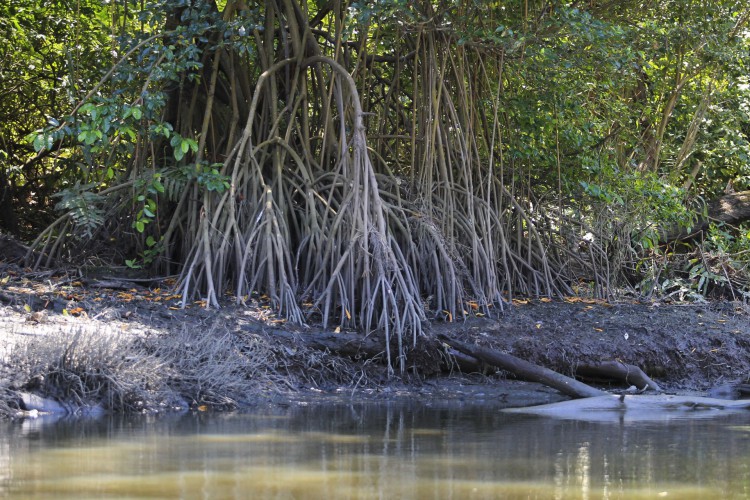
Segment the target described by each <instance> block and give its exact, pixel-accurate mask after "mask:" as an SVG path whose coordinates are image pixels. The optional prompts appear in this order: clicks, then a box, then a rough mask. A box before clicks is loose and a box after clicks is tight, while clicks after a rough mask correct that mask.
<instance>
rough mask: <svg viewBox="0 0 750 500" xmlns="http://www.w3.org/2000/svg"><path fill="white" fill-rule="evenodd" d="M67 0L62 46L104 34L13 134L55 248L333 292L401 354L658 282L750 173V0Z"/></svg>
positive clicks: (321, 305)
mask: <svg viewBox="0 0 750 500" xmlns="http://www.w3.org/2000/svg"><path fill="white" fill-rule="evenodd" d="M83 3H84V4H85V2H83ZM54 5H55V8H59V9H60V12H61V13H62V14H61V15H63V17H66V18H70V19H74V20H76V21H77V22H78V23H79V24H75V25H74V26H77V27H78V28H76V29H74V30H73V31H74V33H76V35H75V36H77V37H78V38H75V41H76V42H78V45H74V44H72V43H68V42H66V40H67V39H66V38H65V37H63V38H62V40H63V42H62V45H61V46H60V47H57V46H55V48H54V50H52V49H51V48H50V49H45V50H46V52H44V53H45V54H48V55H49V56H51V58H52V59H51V60H54V61H57V59H58V58H60V57H62V55H63V53H64V52H65V50H69V51H70V50H73V49H72V48H76V47H79V46H80V45H81V43H84V42H83V41H84V40H87V39H84V38H82V33H84V32H85V33H88V32H91V36H90V42H86V43H89V47H90V48H97V49H99V50H98V51H96V52H95V54H96V55H91V56H89V58H90V60H84V59H85V58H84V56H83V55H82V54H83V53H82V52H81V53H80V54H79V56H78V59H75V63H76V64H69V65H68V66H65V68H67V69H68V70H69V71H70V72H76V75H77V78H78V79H77V80H75V81H76V85H75V92H72V91H70V89H71V88H72V86H71V85H68V84H66V86H64V88H65V89H66V92H68V93H67V94H66V99H60V98H59V97H60V96H61V95H62V92H61V89H62V88H63V86H61V85H58V84H56V83H53V81H52V80H50V81H48V82H47V83H46V85H47V86H48V87H49V88H51V89H57V90H58V97H55V98H51V100H50V101H44V102H42V101H38V104H39V106H38V108H39V109H40V110H43V112H42V115H40V116H39V117H37V118H36V119H35V120H30V121H28V122H24V123H20V122H18V121H17V122H16V123H15V125H13V126H12V130H11V131H10V132H7V133H6V132H3V134H4V135H3V137H6V136H7V137H10V136H13V137H15V139H14V141H15V143H16V144H17V145H16V146H14V148H15V149H13V150H12V151H10V152H8V151H5V150H4V151H5V153H6V154H5V158H8V159H9V160H8V164H9V165H14V167H12V168H11V169H9V170H8V171H9V172H11V182H12V185H13V187H14V189H15V191H16V195H15V196H16V197H18V196H20V194H19V193H21V192H22V191H23V190H22V189H21V187H22V186H24V185H25V184H24V183H27V182H30V181H29V180H28V179H31V178H32V176H31V175H30V174H29V172H30V170H31V167H32V166H40V167H41V168H42V169H43V171H44V172H47V173H50V174H54V178H53V181H52V185H53V186H54V188H55V190H57V191H59V192H61V195H60V199H61V201H60V202H59V203H58V204H57V205H56V207H57V209H58V211H59V214H60V216H59V218H58V219H57V220H56V221H54V222H53V223H52V224H51V225H50V226H49V227H48V228H47V229H46V230H44V231H42V234H41V235H40V236H39V238H38V239H37V246H43V247H44V248H45V249H46V250H47V252H48V255H50V256H52V255H53V254H55V253H56V254H62V253H63V251H64V250H66V249H67V250H68V251H69V253H78V252H73V250H72V249H75V248H81V247H82V245H83V243H82V242H83V241H85V242H86V245H88V246H89V247H91V246H92V245H91V243H96V242H100V243H101V242H104V241H107V240H108V239H109V240H111V239H112V238H114V239H115V240H116V241H118V242H120V245H119V246H118V255H117V256H116V260H119V262H121V263H125V264H126V265H128V266H131V267H137V266H149V267H150V268H151V269H152V270H155V271H156V270H158V271H160V272H166V273H172V272H179V273H180V276H181V279H180V285H179V286H180V290H181V293H182V294H183V295H184V297H185V298H186V299H187V298H189V297H192V296H200V298H202V299H205V300H206V304H207V305H208V306H218V305H219V300H218V297H219V296H220V295H221V294H222V293H223V292H224V291H225V290H226V289H228V288H231V289H233V291H234V293H235V296H236V297H238V300H240V301H242V300H243V297H245V296H247V295H248V294H250V293H251V292H254V291H261V292H263V293H266V294H267V295H268V296H269V297H270V298H271V301H272V303H273V305H274V307H275V308H276V309H277V310H278V311H279V312H281V313H282V314H283V315H285V316H286V317H287V318H288V319H290V320H294V321H298V322H302V321H305V320H306V318H305V317H304V316H303V312H302V309H301V308H300V307H299V304H300V303H302V302H303V301H305V302H306V301H311V302H312V303H313V305H314V308H317V310H319V311H320V312H321V316H322V319H323V322H324V324H326V325H329V324H331V325H337V326H338V327H342V328H344V327H356V328H361V329H364V330H368V331H374V330H377V331H380V332H382V334H383V335H385V336H386V338H387V339H388V340H389V341H390V340H392V341H393V345H394V350H393V354H394V355H395V356H394V357H391V354H392V353H391V351H390V350H389V352H388V355H389V361H390V362H391V364H392V366H396V365H398V364H399V363H400V368H401V369H402V370H403V369H405V366H404V363H405V350H406V348H407V346H408V345H409V343H411V344H414V343H415V342H416V338H417V336H418V335H419V334H420V333H421V330H422V323H423V322H424V321H425V320H426V319H428V317H429V315H435V316H437V315H440V316H441V317H447V318H451V319H454V318H455V319H457V318H461V317H465V316H466V315H467V314H469V312H468V311H467V309H470V308H469V307H468V306H467V304H468V303H471V304H476V307H477V309H478V310H479V309H481V312H484V313H489V312H490V310H491V308H501V307H503V304H504V303H506V302H507V301H508V300H509V299H510V298H512V296H513V295H515V294H525V295H555V294H562V293H571V292H572V285H573V284H574V283H578V282H579V281H582V280H583V281H586V282H591V283H593V288H592V290H593V292H594V293H595V294H596V295H598V296H608V295H609V294H611V293H612V290H613V288H614V286H615V285H616V284H619V283H622V282H624V281H625V280H627V282H631V283H632V282H633V281H634V280H635V281H638V279H640V278H643V277H644V276H651V277H652V278H653V277H654V276H655V275H656V274H658V273H659V269H662V267H660V266H661V264H659V265H656V264H654V265H652V263H653V262H656V260H658V259H656V257H655V256H664V254H660V253H659V252H660V250H659V247H658V245H659V243H660V239H661V236H662V234H663V230H664V228H665V227H673V226H683V227H689V226H692V225H693V224H695V222H696V220H697V219H698V218H699V217H700V216H701V211H702V208H701V204H700V201H701V200H704V199H710V198H713V197H715V196H716V195H717V194H718V193H720V192H721V191H722V190H723V189H724V188H725V187H726V186H727V185H728V184H729V185H731V184H734V185H735V186H736V187H738V188H744V187H746V186H747V185H748V178H749V176H750V171H748V168H750V167H749V166H748V158H750V154H749V153H750V144H749V142H748V141H749V140H750V120H749V118H750V114H748V113H749V110H750V104H748V103H750V89H749V88H748V85H747V71H746V70H747V66H748V48H749V45H750V42H749V41H748V40H750V38H749V37H748V26H747V25H748V18H750V11H748V9H747V6H746V5H745V4H744V3H743V2H739V1H733V0H722V1H718V2H712V3H711V5H708V4H705V3H703V2H698V1H692V0H691V1H689V2H677V1H674V0H660V1H658V2H652V3H649V4H645V5H644V4H642V3H641V2H634V1H624V2H610V3H607V4H602V5H597V4H596V3H589V4H586V5H583V4H580V3H577V2H555V3H551V4H550V3H547V2H526V3H524V4H523V5H522V6H517V5H515V4H513V5H511V4H506V3H503V2H452V1H448V2H405V1H401V0H378V1H371V2H350V3H347V2H299V1H296V0H295V1H288V2H266V3H264V4H262V5H260V4H251V5H248V4H247V3H246V2H244V1H240V0H227V1H225V2H219V3H214V2H210V1H204V0H193V1H190V2H187V1H185V0H151V1H148V2H141V3H136V2H134V1H132V0H124V1H122V2H115V3H113V4H110V5H109V6H101V5H94V4H93V3H92V4H91V5H90V6H88V4H86V5H87V7H86V8H87V9H88V10H86V11H85V13H82V12H81V11H73V10H71V9H70V5H68V4H67V3H65V2H63V0H58V3H56V4H54ZM76 5H78V4H76ZM29 8H31V7H29ZM66 9H67V10H66ZM34 12H36V13H37V14H39V13H41V12H43V9H42V8H38V7H36V10H35V11H34ZM74 12H75V13H74ZM9 15H10V13H9ZM9 18H10V19H11V20H15V21H16V22H18V23H20V20H22V19H23V16H22V15H20V14H14V15H13V16H9ZM19 25H20V24H19ZM45 29H47V28H45ZM20 32H22V33H23V34H25V35H24V36H26V37H27V38H28V41H27V42H25V43H26V45H24V46H23V47H24V48H23V51H24V52H28V53H30V54H35V53H38V52H39V49H37V48H35V46H34V45H33V43H32V41H31V39H32V38H34V37H33V36H32V35H33V33H36V32H32V28H31V27H30V26H27V25H24V27H23V29H21V30H20ZM48 32H49V33H52V32H55V33H57V32H56V31H54V30H53V29H51V28H50V29H49V30H48V31H44V32H43V33H44V34H47V33H48ZM14 36H15V35H14ZM66 36H68V37H70V35H66ZM66 44H67V45H66ZM71 47H72V48H71ZM105 47H106V48H107V49H108V50H107V51H105V50H104V48H105ZM75 50H78V49H77V48H76V49H75ZM87 54H89V53H88V52H87ZM105 56H106V60H105ZM110 56H111V58H110ZM16 60H18V58H16ZM60 60H62V59H60ZM84 64H85V65H84ZM29 75H30V73H29ZM80 75H85V77H81V76H80ZM101 75H103V76H101ZM71 81H72V80H71ZM54 82H56V80H54ZM3 85H5V83H3ZM29 94H30V92H29V93H23V92H21V93H17V94H15V95H16V96H17V99H16V101H14V102H13V103H11V104H8V109H12V107H13V106H15V107H16V108H18V107H19V106H22V105H28V104H29V103H33V102H34V100H33V99H30V98H29ZM27 98H28V99H27ZM42 116H43V117H44V118H43V119H40V118H42ZM22 137H27V141H26V142H23V141H21V140H20V139H19V138H22ZM23 148H25V149H23ZM6 149H7V148H6ZM35 168H36V167H35ZM0 180H2V179H0ZM50 194H51V193H50ZM19 199H20V198H19ZM46 205H49V202H45V206H46ZM659 258H660V257H659ZM654 259H656V260H654ZM634 275H636V276H634ZM638 275H640V276H638ZM695 276H697V274H696V275H695ZM697 279H698V281H700V279H699V278H697ZM699 288H700V287H699ZM425 298H426V299H425Z"/></svg>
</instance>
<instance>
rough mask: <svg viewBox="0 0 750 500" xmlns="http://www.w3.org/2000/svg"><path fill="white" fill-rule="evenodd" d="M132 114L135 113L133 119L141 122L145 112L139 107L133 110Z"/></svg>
mask: <svg viewBox="0 0 750 500" xmlns="http://www.w3.org/2000/svg"><path fill="white" fill-rule="evenodd" d="M132 113H133V118H135V119H136V120H140V119H141V116H143V111H141V108H138V107H135V108H133V111H132Z"/></svg>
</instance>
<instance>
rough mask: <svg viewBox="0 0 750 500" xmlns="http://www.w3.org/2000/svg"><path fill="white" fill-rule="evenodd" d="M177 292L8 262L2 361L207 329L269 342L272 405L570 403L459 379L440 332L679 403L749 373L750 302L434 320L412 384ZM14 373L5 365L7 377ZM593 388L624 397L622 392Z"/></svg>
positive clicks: (253, 307)
mask: <svg viewBox="0 0 750 500" xmlns="http://www.w3.org/2000/svg"><path fill="white" fill-rule="evenodd" d="M173 284H174V281H171V280H168V279H167V280H148V279H138V278H133V277H132V276H129V275H128V273H127V270H125V269H120V270H118V269H109V268H107V269H96V268H90V269H75V270H68V271H46V272H30V271H29V270H24V269H21V268H20V267H18V266H17V265H16V264H13V263H8V262H7V261H6V262H2V261H0V339H2V344H3V345H1V346H0V347H2V351H0V352H2V354H3V358H4V362H5V364H6V365H9V363H13V362H15V363H18V362H19V360H17V359H16V360H11V357H12V355H11V354H9V353H12V351H13V346H14V344H15V343H16V342H18V341H19V340H20V339H21V338H22V337H24V336H29V335H37V332H40V331H42V330H43V329H50V328H51V329H54V328H56V327H59V328H62V327H66V328H70V327H71V325H73V326H76V327H84V326H87V327H91V328H99V327H103V326H104V325H109V326H110V327H111V326H112V325H115V327H116V328H118V329H119V330H121V331H129V332H133V335H149V332H150V333H154V332H157V334H158V335H156V336H155V337H154V338H164V339H169V338H170V336H174V335H177V332H184V331H185V330H187V331H188V332H193V334H194V335H202V334H205V333H206V332H208V331H211V332H214V334H215V332H216V330H217V329H218V330H221V331H224V332H228V333H229V334H230V335H231V336H233V337H234V338H236V339H238V341H239V342H240V344H242V342H245V343H248V344H249V343H250V342H251V341H252V342H256V341H257V339H259V338H262V340H263V342H265V343H266V344H267V345H268V346H269V349H270V351H269V352H272V353H273V356H274V359H275V363H274V370H276V373H275V376H274V377H272V378H274V380H275V381H276V382H277V383H278V387H283V390H279V391H276V392H275V393H274V394H273V395H270V396H269V395H268V394H267V395H266V396H267V399H270V400H272V401H276V402H282V403H283V401H285V400H287V401H293V400H295V399H299V398H310V397H315V395H316V394H320V395H328V394H333V395H338V396H337V397H348V398H351V397H357V396H361V397H367V398H386V399H398V398H410V399H414V398H417V399H421V400H423V401H425V402H426V403H428V404H441V403H443V402H452V403H456V402H458V403H466V404H484V403H488V404H500V405H503V406H517V405H522V404H537V403H543V402H551V401H556V400H561V399H565V398H564V397H562V396H560V395H559V394H558V393H557V392H556V391H554V390H552V389H548V388H543V387H541V386H539V385H537V384H530V383H523V382H518V381H514V380H512V376H509V374H507V373H502V372H500V373H497V372H496V371H493V370H487V371H485V373H484V374H461V373H459V372H458V371H457V370H456V369H455V368H454V369H453V370H452V371H450V370H449V363H445V360H447V359H449V357H447V356H446V351H445V346H444V345H442V344H441V343H439V342H437V341H435V340H434V336H435V335H436V334H437V333H444V334H446V335H448V336H451V337H453V338H456V339H459V340H462V341H464V342H471V343H476V344H480V345H483V346H485V347H490V348H494V349H497V350H499V351H502V352H506V353H509V354H513V355H515V356H517V357H520V358H522V359H525V360H527V361H530V362H532V363H536V364H539V365H542V366H545V367H547V368H550V369H552V370H555V371H558V372H561V373H563V374H567V375H572V376H574V375H576V369H577V367H578V366H580V365H581V364H585V363H590V362H596V361H607V360H618V361H621V362H624V363H628V364H632V365H635V366H638V367H640V368H642V369H643V370H644V371H645V372H646V373H647V374H648V375H649V376H650V377H651V378H653V379H654V380H655V381H656V382H658V383H659V384H660V385H661V387H662V388H663V389H665V390H666V391H667V392H672V393H678V392H681V393H695V392H696V391H706V390H708V389H709V388H712V387H715V386H718V385H720V384H723V383H727V382H731V381H745V380H746V379H747V377H748V375H750V321H749V320H750V315H749V314H748V311H749V310H750V309H749V308H748V306H747V304H741V303H732V302H711V303H704V304H661V303H637V302H620V303H615V304H610V303H603V302H600V301H594V300H586V299H579V298H567V299H559V300H558V299H556V300H549V299H541V300H539V299H530V300H516V301H514V304H512V305H509V306H508V307H506V308H505V311H504V312H503V313H502V314H500V315H499V317H497V318H487V317H475V316H471V317H469V318H467V319H466V320H465V321H457V322H451V323H448V322H435V323H434V324H432V325H431V326H430V328H429V329H428V332H427V338H426V339H424V340H423V341H421V342H420V344H419V345H418V346H417V347H416V349H415V350H414V351H413V352H412V353H411V355H410V356H411V357H410V359H411V360H412V363H411V364H412V365H413V367H414V368H413V369H412V370H410V371H409V372H408V373H406V374H404V375H403V376H389V375H388V371H387V369H386V367H385V365H384V363H383V356H376V357H375V359H372V358H370V357H366V356H355V357H354V358H352V357H351V356H345V357H340V358H337V356H336V354H335V353H328V354H325V355H323V354H321V353H314V352H313V351H312V350H310V349H301V348H299V345H297V343H295V342H294V341H293V338H294V336H290V335H288V334H289V333H293V334H295V335H297V336H298V337H297V338H299V336H305V337H308V338H311V337H314V336H315V335H319V334H321V333H323V330H322V329H321V328H319V327H315V326H314V325H309V326H295V325H289V324H286V323H284V322H283V320H281V319H279V318H277V317H276V316H275V315H274V313H273V310H272V309H271V307H270V305H269V304H267V303H266V302H265V298H264V297H262V296H255V297H252V298H251V300H250V301H249V302H248V304H247V305H244V306H237V305H234V303H233V301H231V300H230V299H228V300H227V303H226V307H224V308H222V309H220V310H218V311H217V310H207V309H205V308H204V307H202V304H200V303H191V304H187V305H186V306H185V307H182V304H181V303H180V300H181V297H177V296H175V295H173V293H172V288H171V287H172V285H173ZM276 332H283V333H284V335H281V334H275V333H276ZM327 333H328V334H330V333H331V332H327ZM346 333H347V332H344V334H346ZM349 333H350V334H351V332H349ZM290 339H292V340H290ZM313 358H314V359H313ZM8 369H9V368H8V366H6V372H7V370H8ZM0 382H3V383H4V384H5V386H4V390H6V391H11V393H12V391H14V390H22V389H24V384H26V385H28V381H23V380H13V381H7V380H6V381H0ZM587 382H589V383H593V384H598V385H601V386H604V387H605V388H612V389H617V390H619V389H624V388H626V386H625V385H623V384H622V383H618V382H611V381H602V380H598V381H597V380H594V381H592V380H587ZM271 392H273V391H271ZM199 403H201V402H200V401H197V402H196V404H199Z"/></svg>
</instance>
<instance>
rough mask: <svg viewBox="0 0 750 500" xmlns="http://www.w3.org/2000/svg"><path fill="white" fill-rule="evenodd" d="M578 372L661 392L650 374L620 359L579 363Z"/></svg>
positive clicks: (585, 375) (586, 375)
mask: <svg viewBox="0 0 750 500" xmlns="http://www.w3.org/2000/svg"><path fill="white" fill-rule="evenodd" d="M576 374H578V375H582V376H584V377H607V378H612V379H617V380H622V381H624V382H625V383H626V384H629V385H634V386H636V387H637V388H638V389H641V390H645V389H652V390H654V391H657V392H661V387H659V384H657V383H656V382H654V381H653V380H651V379H650V378H649V376H648V375H646V374H645V373H643V370H641V369H640V368H638V367H637V366H633V365H626V364H625V363H620V362H619V361H600V362H598V363H586V364H582V365H578V367H576Z"/></svg>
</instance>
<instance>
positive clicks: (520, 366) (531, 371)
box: [437, 334, 607, 398]
mask: <svg viewBox="0 0 750 500" xmlns="http://www.w3.org/2000/svg"><path fill="white" fill-rule="evenodd" d="M437 338H438V339H439V340H441V341H442V342H445V343H446V344H448V345H449V346H451V347H453V348H454V349H456V350H457V351H459V352H462V353H464V354H468V355H469V356H473V357H475V358H477V359H478V360H481V361H484V362H485V363H488V364H490V365H494V366H497V367H498V368H500V369H501V370H505V371H508V372H511V373H512V374H514V375H516V376H518V377H521V378H523V379H526V380H530V381H532V382H539V383H541V384H544V385H547V386H549V387H552V388H554V389H557V390H558V391H560V392H562V393H563V394H565V395H568V396H571V397H574V398H590V397H595V396H604V395H607V393H606V392H604V391H601V390H599V389H595V388H593V387H591V386H589V385H586V384H584V383H583V382H579V381H578V380H575V379H573V378H570V377H566V376H565V375H562V374H560V373H557V372H555V371H552V370H550V369H548V368H544V367H543V366H539V365H535V364H533V363H529V362H528V361H525V360H523V359H521V358H517V357H515V356H512V355H510V354H505V353H502V352H498V351H494V350H492V349H487V348H485V347H481V346H477V345H472V344H466V343H464V342H461V341H459V340H456V339H453V338H450V337H448V336H447V335H444V334H438V336H437Z"/></svg>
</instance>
